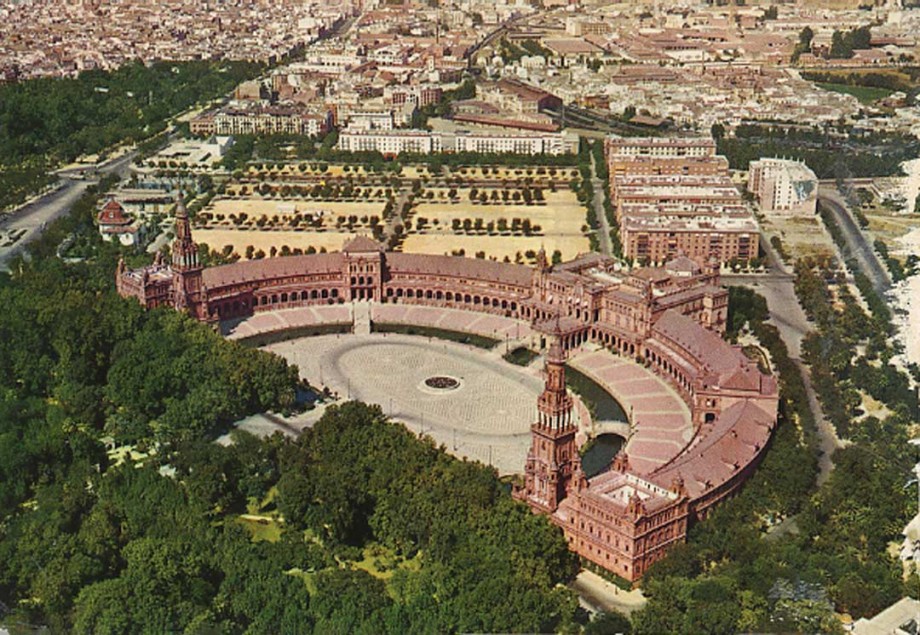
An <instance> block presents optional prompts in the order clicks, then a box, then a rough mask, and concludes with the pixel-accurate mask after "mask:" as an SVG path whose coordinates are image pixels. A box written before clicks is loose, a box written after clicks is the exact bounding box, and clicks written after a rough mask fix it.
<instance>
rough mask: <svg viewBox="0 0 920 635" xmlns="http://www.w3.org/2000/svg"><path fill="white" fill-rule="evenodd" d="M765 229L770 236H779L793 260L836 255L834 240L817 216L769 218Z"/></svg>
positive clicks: (764, 225) (764, 223)
mask: <svg viewBox="0 0 920 635" xmlns="http://www.w3.org/2000/svg"><path fill="white" fill-rule="evenodd" d="M763 229H764V231H765V232H766V233H767V235H768V236H773V235H779V237H780V238H781V239H782V241H783V245H784V246H785V248H786V251H788V252H789V254H790V255H791V256H792V258H793V259H798V258H803V257H806V256H831V255H833V254H834V253H835V252H834V242H833V239H832V238H831V237H830V234H828V233H827V230H826V229H824V225H823V224H822V223H821V221H820V219H819V218H818V217H817V216H809V217H792V218H781V217H772V218H767V220H765V221H764V222H763Z"/></svg>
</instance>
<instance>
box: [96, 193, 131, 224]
mask: <svg viewBox="0 0 920 635" xmlns="http://www.w3.org/2000/svg"><path fill="white" fill-rule="evenodd" d="M97 219H98V221H99V224H100V225H128V224H129V223H130V222H131V219H130V218H128V217H127V216H125V208H124V207H122V206H121V203H119V202H118V201H116V200H115V199H111V200H110V201H109V202H108V203H106V204H105V205H104V206H103V207H102V211H101V212H99V216H98V217H97Z"/></svg>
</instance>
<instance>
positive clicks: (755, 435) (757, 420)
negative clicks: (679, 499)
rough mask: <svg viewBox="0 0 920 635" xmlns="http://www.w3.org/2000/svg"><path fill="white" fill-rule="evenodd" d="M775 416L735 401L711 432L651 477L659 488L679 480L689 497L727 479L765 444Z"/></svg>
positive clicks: (747, 402) (753, 403)
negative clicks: (681, 480) (681, 479)
mask: <svg viewBox="0 0 920 635" xmlns="http://www.w3.org/2000/svg"><path fill="white" fill-rule="evenodd" d="M774 421H775V415H774V414H772V413H769V412H766V411H765V410H764V409H763V408H761V407H760V405H758V403H757V402H756V401H755V400H751V399H746V400H744V401H739V402H737V403H735V404H733V405H732V406H730V407H729V408H727V409H726V410H725V411H723V412H722V414H721V416H720V417H719V418H718V419H717V420H716V422H715V423H714V424H713V426H712V429H711V430H710V431H709V432H708V433H707V434H706V435H705V436H704V437H703V438H702V439H701V440H700V441H699V442H697V443H695V444H694V445H691V446H690V447H689V448H688V449H687V450H686V451H685V452H684V453H683V454H681V455H680V456H678V457H677V458H676V459H674V460H673V461H671V462H670V463H668V464H666V465H664V466H662V467H661V468H659V469H658V470H656V471H655V472H653V473H652V474H651V479H652V480H653V481H655V482H656V483H658V484H659V485H661V486H662V487H669V486H670V484H671V483H672V482H673V480H674V479H676V478H677V477H681V478H683V480H684V484H685V486H686V487H687V492H688V494H690V496H691V498H699V497H700V496H701V495H703V494H704V493H705V492H706V491H707V490H709V489H711V488H714V487H718V486H719V485H721V484H723V483H724V482H725V481H727V480H729V479H730V478H731V477H732V476H733V475H734V474H735V473H736V472H737V471H738V470H740V469H743V468H744V467H745V466H746V465H747V464H748V463H750V462H751V460H752V459H753V457H754V455H756V454H757V453H758V452H759V451H760V450H761V449H763V447H764V446H765V445H766V443H767V441H768V440H769V438H770V433H771V431H772V429H773V424H774Z"/></svg>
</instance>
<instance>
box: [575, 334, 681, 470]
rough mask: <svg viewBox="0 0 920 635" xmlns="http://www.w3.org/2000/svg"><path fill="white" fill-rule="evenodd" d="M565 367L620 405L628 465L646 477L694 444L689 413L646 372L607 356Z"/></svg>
mask: <svg viewBox="0 0 920 635" xmlns="http://www.w3.org/2000/svg"><path fill="white" fill-rule="evenodd" d="M569 364H570V365H571V366H572V367H573V368H575V369H576V370H578V371H580V372H582V373H584V374H585V375H587V376H588V377H590V378H591V379H593V380H594V381H596V382H597V383H599V384H600V385H601V386H603V387H604V389H605V390H607V392H609V393H610V394H611V395H612V396H613V398H614V399H616V400H617V401H619V402H620V405H621V406H623V410H624V411H625V412H626V416H627V418H628V419H629V421H630V428H631V429H632V434H631V436H630V437H629V440H628V442H627V444H626V452H627V455H628V456H629V464H630V465H631V466H632V467H633V469H635V470H636V471H638V472H639V473H641V474H647V473H649V472H651V471H653V470H654V469H656V468H658V467H660V466H662V465H664V464H665V463H667V462H668V461H670V460H671V459H672V458H674V457H675V456H676V455H677V454H678V453H679V452H680V451H681V450H683V449H684V448H685V447H686V446H687V444H688V443H690V441H691V440H692V439H693V424H692V423H691V419H690V410H689V409H688V408H687V405H686V404H685V403H684V402H683V401H682V400H681V398H680V397H679V396H678V395H677V393H676V392H675V391H674V389H673V388H671V386H669V385H668V384H667V383H666V382H665V381H664V380H663V379H661V378H660V377H658V376H656V375H654V374H653V373H652V372H651V371H650V370H648V369H646V368H644V367H642V366H640V365H639V364H637V363H635V362H633V361H631V360H627V359H625V358H623V357H618V356H616V355H614V354H613V353H611V352H610V351H607V350H596V351H585V352H582V353H580V354H577V355H575V356H573V357H572V358H570V360H569Z"/></svg>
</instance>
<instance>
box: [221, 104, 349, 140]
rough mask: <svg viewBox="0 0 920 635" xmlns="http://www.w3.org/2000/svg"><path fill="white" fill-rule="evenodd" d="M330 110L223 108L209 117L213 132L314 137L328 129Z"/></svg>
mask: <svg viewBox="0 0 920 635" xmlns="http://www.w3.org/2000/svg"><path fill="white" fill-rule="evenodd" d="M330 125H331V115H330V113H328V112H326V113H322V114H313V113H305V112H302V111H298V110H295V109H291V108H278V107H267V108H257V109H252V110H226V111H222V112H218V113H216V114H215V115H214V117H213V133H214V134H217V135H240V134H297V135H307V136H311V137H312V136H316V135H319V134H323V133H325V132H326V131H328V130H329V127H330Z"/></svg>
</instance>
